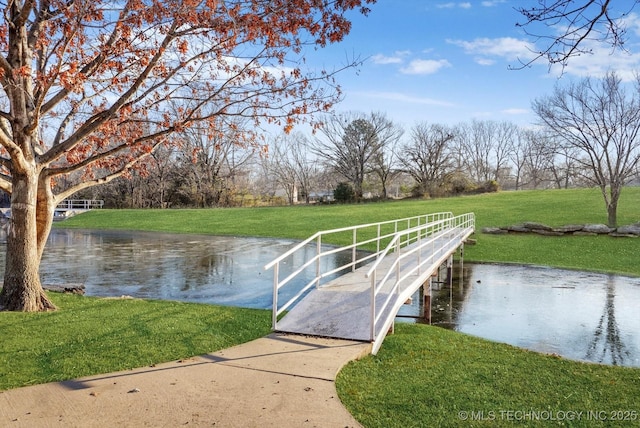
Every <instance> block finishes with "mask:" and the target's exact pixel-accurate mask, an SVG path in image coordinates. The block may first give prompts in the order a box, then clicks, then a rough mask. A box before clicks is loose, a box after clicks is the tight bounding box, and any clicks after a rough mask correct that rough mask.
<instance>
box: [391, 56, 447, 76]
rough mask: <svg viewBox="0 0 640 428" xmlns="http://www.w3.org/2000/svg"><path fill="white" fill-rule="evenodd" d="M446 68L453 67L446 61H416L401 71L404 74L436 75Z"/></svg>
mask: <svg viewBox="0 0 640 428" xmlns="http://www.w3.org/2000/svg"><path fill="white" fill-rule="evenodd" d="M444 67H451V63H450V62H449V61H447V60H446V59H440V60H434V59H414V60H413V61H411V62H410V63H409V65H408V66H406V67H403V68H401V69H400V72H402V73H403V74H434V73H437V72H438V71H439V70H440V69H442V68H444Z"/></svg>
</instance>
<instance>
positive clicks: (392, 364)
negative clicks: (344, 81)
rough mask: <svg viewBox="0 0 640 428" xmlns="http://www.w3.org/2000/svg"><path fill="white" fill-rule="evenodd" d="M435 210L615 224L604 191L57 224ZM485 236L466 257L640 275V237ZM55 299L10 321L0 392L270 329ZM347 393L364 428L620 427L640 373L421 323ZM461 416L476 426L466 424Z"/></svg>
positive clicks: (358, 219)
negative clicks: (50, 308)
mask: <svg viewBox="0 0 640 428" xmlns="http://www.w3.org/2000/svg"><path fill="white" fill-rule="evenodd" d="M438 211H452V212H453V213H454V214H462V213H466V212H475V213H476V218H477V230H478V231H479V230H480V229H481V228H482V227H484V226H504V225H510V224H516V223H521V222H524V221H538V222H542V223H546V224H549V225H551V226H560V225H564V224H569V223H605V222H606V212H605V209H604V203H603V202H602V197H601V195H600V194H599V192H598V191H597V190H593V189H580V190H549V191H527V192H500V193H496V194H486V195H477V196H467V197H460V198H449V199H435V200H411V201H398V202H385V203H370V204H358V205H320V206H296V207H273V208H271V207H268V208H242V209H202V210H195V209H194V210H95V211H92V212H89V213H86V214H82V215H78V216H76V217H73V218H71V219H69V220H65V221H64V222H61V223H57V224H56V227H68V228H90V229H99V228H104V229H125V230H146V231H162V232H175V233H198V234H211V235H236V236H269V237H286V238H295V239H304V238H306V237H308V236H310V235H312V234H313V233H314V232H316V231H318V230H323V229H332V228H337V227H343V226H350V225H355V224H362V223H370V222H377V221H383V220H391V219H396V218H403V217H410V216H414V215H420V214H427V213H432V212H438ZM636 222H640V188H626V189H624V192H623V194H622V199H621V202H620V208H619V224H631V223H636ZM475 238H476V239H477V245H475V246H467V248H466V252H465V260H466V261H477V262H493V261H500V262H510V263H531V264H538V265H548V266H558V267H566V268H572V269H584V270H596V271H603V272H619V273H625V274H629V275H635V276H640V263H638V260H639V259H638V254H640V239H633V238H611V237H608V236H599V237H574V236H568V237H543V236H525V235H508V236H506V235H485V234H482V233H479V232H478V233H476V236H475ZM53 299H54V302H55V303H56V305H58V307H59V308H60V309H59V310H58V311H57V312H52V313H42V314H24V313H8V312H3V313H0V330H1V331H2V332H3V340H2V343H1V344H0V390H1V389H7V388H13V387H17V386H22V385H30V384H36V383H42V382H48V381H54V380H63V379H70V378H75V377H79V376H85V375H91V374H97V373H105V372H110V371H114V370H122V369H126V368H130V367H135V366H143V365H149V364H153V363H160V362H164V361H169V360H173V359H179V358H185V357H188V356H192V355H197V354H202V353H205V352H210V351H215V350H218V349H222V348H225V347H228V346H232V345H234V344H237V343H242V342H244V341H248V340H252V339H254V338H257V337H261V336H263V335H265V334H267V333H268V332H269V329H270V312H269V311H259V310H248V309H239V308H227V307H219V306H212V305H199V304H187V303H176V302H160V301H145V300H136V299H134V300H119V299H97V298H90V297H78V296H67V295H58V294H53ZM337 387H338V390H339V395H340V398H341V399H342V400H343V402H344V403H345V405H346V406H347V408H348V409H349V411H351V412H352V413H353V414H354V416H355V417H356V418H357V419H358V420H360V421H361V422H362V423H363V424H364V426H367V427H378V426H380V427H382V426H384V427H395V426H397V427H409V426H425V427H433V426H469V427H472V426H495V425H497V426H513V425H518V426H537V425H540V426H549V425H551V424H553V425H559V426H585V427H587V426H615V425H616V424H615V423H611V422H610V421H607V422H603V421H600V420H594V419H593V418H592V419H591V420H586V419H584V418H586V415H585V416H584V418H583V419H581V420H577V419H574V420H571V421H570V420H566V419H565V420H556V421H548V420H545V421H542V422H540V423H538V422H535V421H531V420H526V421H522V420H508V417H509V413H504V414H502V413H500V412H509V411H511V412H516V411H519V412H523V411H530V414H534V413H531V412H541V411H549V412H552V413H551V414H553V415H555V416H556V417H557V416H558V414H559V412H579V411H582V412H589V411H591V412H604V413H596V415H597V416H598V417H600V416H608V417H609V418H610V417H611V415H614V416H623V417H624V416H627V417H628V418H632V417H634V416H633V415H635V421H625V422H624V423H621V424H620V426H640V415H638V412H640V405H639V404H638V401H637V397H640V370H638V369H629V368H621V367H606V366H600V365H595V364H584V363H579V362H574V361H568V360H564V359H562V358H555V357H550V356H545V355H541V354H537V353H534V352H529V351H524V350H521V349H517V348H514V347H512V346H509V345H504V344H498V343H492V342H489V341H486V340H482V339H478V338H474V337H471V336H467V335H464V334H460V333H456V332H452V331H447V330H443V329H440V328H437V327H431V326H425V325H413V324H412V325H409V324H399V325H398V326H397V328H396V334H394V335H391V336H389V337H388V338H387V339H386V340H385V343H384V345H383V347H382V349H381V350H380V352H379V353H378V354H377V355H376V356H370V357H366V358H364V359H362V360H360V361H357V362H353V363H351V364H349V365H348V366H347V367H345V368H344V369H343V370H342V371H341V372H340V374H339V376H338V380H337ZM613 411H620V412H623V413H620V414H616V413H612V412H613ZM625 411H626V412H635V413H626V414H625V413H624V412H625ZM463 412H465V413H463ZM472 412H473V413H472ZM480 412H484V413H482V417H480ZM521 414H522V413H520V415H521ZM465 415H466V417H467V418H469V419H467V420H463V419H464V416H465ZM512 415H513V417H515V414H512ZM592 416H593V414H592ZM472 417H475V419H478V420H471V418H472ZM479 419H484V420H479Z"/></svg>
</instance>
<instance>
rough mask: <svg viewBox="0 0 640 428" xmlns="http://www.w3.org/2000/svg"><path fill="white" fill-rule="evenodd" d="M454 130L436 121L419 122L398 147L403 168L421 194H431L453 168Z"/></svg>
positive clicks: (442, 183)
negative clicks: (407, 139) (408, 138)
mask: <svg viewBox="0 0 640 428" xmlns="http://www.w3.org/2000/svg"><path fill="white" fill-rule="evenodd" d="M453 138H454V134H453V130H452V129H450V128H448V127H446V126H444V125H439V124H431V125H429V124H427V123H426V122H422V123H419V124H417V125H415V126H414V127H413V128H412V129H411V137H410V142H409V143H407V144H405V145H404V146H403V147H402V148H401V156H400V162H401V164H402V167H403V170H404V171H405V172H406V173H408V174H409V175H411V177H413V179H414V180H415V181H416V183H417V186H418V192H419V193H420V194H421V195H424V194H434V193H436V192H437V191H438V188H440V187H442V186H443V185H444V183H445V181H446V178H447V176H448V175H449V174H450V173H451V172H452V170H453V164H454V163H453V156H452V147H451V146H452V140H453Z"/></svg>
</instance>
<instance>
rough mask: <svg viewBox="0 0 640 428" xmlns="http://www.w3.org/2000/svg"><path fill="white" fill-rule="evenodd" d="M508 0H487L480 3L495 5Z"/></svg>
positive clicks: (488, 5) (487, 5)
mask: <svg viewBox="0 0 640 428" xmlns="http://www.w3.org/2000/svg"><path fill="white" fill-rule="evenodd" d="M506 2H507V0H485V1H483V2H480V4H481V5H482V6H484V7H494V6H497V5H499V4H502V3H506Z"/></svg>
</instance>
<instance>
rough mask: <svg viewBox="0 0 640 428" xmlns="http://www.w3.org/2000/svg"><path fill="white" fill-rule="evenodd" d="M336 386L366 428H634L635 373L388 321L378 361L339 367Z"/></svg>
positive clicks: (638, 413)
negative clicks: (391, 325)
mask: <svg viewBox="0 0 640 428" xmlns="http://www.w3.org/2000/svg"><path fill="white" fill-rule="evenodd" d="M336 384H337V385H336V386H337V388H338V392H339V396H340V399H341V400H342V402H343V404H345V406H346V407H347V409H349V411H350V412H351V413H352V414H353V415H354V416H355V417H356V419H358V420H359V421H360V422H361V423H362V424H363V425H364V426H365V427H368V428H375V427H381V428H394V427H397V428H405V427H495V426H498V427H514V426H518V427H549V426H571V427H594V426H624V427H630V426H640V405H638V399H637V398H638V397H639V396H640V369H631V368H621V367H612V366H602V365H597V364H581V363H577V362H573V361H569V360H564V359H562V358H557V357H553V356H547V355H542V354H538V353H535V352H530V351H526V350H523V349H519V348H515V347H512V346H509V345H504V344H498V343H493V342H490V341H486V340H482V339H478V338H475V337H471V336H467V335H464V334H460V333H456V332H453V331H450V330H445V329H441V328H437V327H430V326H418V325H410V324H403V323H399V324H397V325H396V332H395V334H393V335H390V336H388V337H387V338H386V339H385V342H384V345H383V347H382V349H381V350H380V352H379V353H378V355H376V356H375V357H371V356H369V357H365V358H364V359H362V360H359V361H357V362H352V363H349V364H348V365H347V366H346V367H344V368H343V369H342V370H341V371H340V373H339V375H338V379H337V381H336ZM616 418H617V419H616Z"/></svg>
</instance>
